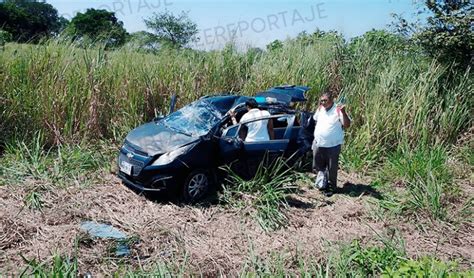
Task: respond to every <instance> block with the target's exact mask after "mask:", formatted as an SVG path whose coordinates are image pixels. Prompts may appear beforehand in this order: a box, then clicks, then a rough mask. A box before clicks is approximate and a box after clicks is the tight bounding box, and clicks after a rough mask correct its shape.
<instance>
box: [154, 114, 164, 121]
mask: <svg viewBox="0 0 474 278" xmlns="http://www.w3.org/2000/svg"><path fill="white" fill-rule="evenodd" d="M164 118H165V116H163V115H159V116H156V117H155V118H154V119H153V121H154V122H158V121H161V120H163V119H164Z"/></svg>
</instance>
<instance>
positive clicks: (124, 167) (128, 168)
mask: <svg viewBox="0 0 474 278" xmlns="http://www.w3.org/2000/svg"><path fill="white" fill-rule="evenodd" d="M120 171H122V172H124V173H125V174H127V175H129V176H131V175H132V164H130V163H128V162H127V161H122V162H120Z"/></svg>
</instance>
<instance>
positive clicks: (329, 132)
mask: <svg viewBox="0 0 474 278" xmlns="http://www.w3.org/2000/svg"><path fill="white" fill-rule="evenodd" d="M337 110H338V109H337V108H336V105H335V104H334V105H333V106H332V107H331V109H329V110H328V111H326V109H324V107H320V108H318V110H317V111H316V113H314V116H313V119H314V120H315V121H316V126H315V127H314V142H313V147H314V146H317V147H323V148H331V147H335V146H337V145H341V144H343V143H344V130H343V129H342V121H343V119H342V112H340V111H339V113H338V112H337Z"/></svg>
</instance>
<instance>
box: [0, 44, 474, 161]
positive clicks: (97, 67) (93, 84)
mask: <svg viewBox="0 0 474 278" xmlns="http://www.w3.org/2000/svg"><path fill="white" fill-rule="evenodd" d="M446 76H450V78H451V80H446ZM448 81H449V82H448ZM283 83H287V84H305V85H309V86H311V87H312V88H313V90H311V91H310V93H309V95H308V98H309V102H308V103H307V104H306V107H305V108H307V109H310V110H314V109H315V108H316V107H317V101H316V99H317V97H318V95H319V93H320V91H321V90H322V89H324V88H326V87H332V88H342V89H343V91H344V94H345V96H346V99H347V100H348V107H349V108H348V110H349V112H350V114H351V116H352V118H353V119H354V125H353V128H351V129H350V130H349V131H348V133H349V134H348V146H350V148H346V152H345V153H344V159H343V161H344V162H345V164H346V165H347V166H348V167H352V168H354V169H357V170H360V169H364V168H367V167H369V166H370V165H371V164H370V163H371V162H374V163H375V162H379V161H377V160H380V157H382V155H383V154H386V153H388V152H390V151H392V150H394V149H396V147H397V145H398V144H399V143H400V142H408V143H409V144H410V145H412V146H414V145H415V143H416V144H419V143H423V144H442V143H446V142H453V140H455V139H456V138H457V136H458V135H459V134H460V132H461V131H463V130H465V129H466V128H467V127H469V126H470V125H471V124H472V122H471V121H472V119H471V118H472V117H471V114H472V107H474V105H473V104H474V103H473V98H472V91H473V78H472V74H471V73H470V72H469V71H467V72H466V73H465V74H464V75H462V74H461V75H454V76H453V75H452V74H450V69H449V68H447V67H443V66H441V65H440V64H438V63H437V62H436V61H432V60H427V59H426V58H424V57H422V56H421V55H420V54H418V53H417V52H413V53H412V52H409V51H408V52H407V51H406V50H403V51H401V50H400V51H397V50H386V51H384V50H377V49H375V48H373V47H371V46H370V45H366V44H360V45H359V44H358V45H357V47H351V48H348V47H346V46H345V45H344V44H342V42H341V41H340V40H337V39H334V38H333V37H328V38H326V37H322V38H320V39H318V41H317V42H316V43H314V44H310V45H308V44H305V43H303V42H300V41H298V40H295V41H291V40H290V41H287V42H286V43H285V44H284V47H283V48H281V49H276V50H273V51H267V52H264V53H263V54H261V55H250V54H249V53H242V52H238V51H237V50H236V49H235V48H234V47H232V46H227V47H226V48H224V49H223V50H220V51H212V52H199V51H193V50H173V49H163V50H162V51H160V52H158V54H156V55H154V54H144V53H138V52H134V51H130V50H127V49H126V48H123V49H119V50H115V51H104V50H102V49H100V48H86V49H83V48H76V47H75V46H74V45H73V44H65V43H61V42H55V41H50V42H48V43H45V44H43V45H34V46H33V45H20V44H7V45H6V47H5V50H4V51H1V52H0V108H1V109H0V111H2V112H1V114H0V134H1V137H0V145H4V144H5V143H6V142H8V141H10V140H11V139H12V138H15V137H19V138H24V137H25V136H26V137H30V138H31V137H32V135H33V134H34V133H35V132H36V131H38V130H41V131H43V133H44V134H45V140H46V141H47V142H48V143H50V144H54V143H56V144H57V143H60V142H65V141H71V140H72V141H77V140H79V139H80V138H83V137H84V136H89V137H101V138H113V137H118V138H120V137H121V135H123V133H124V132H126V131H128V130H130V129H131V128H132V127H134V126H136V125H138V124H139V123H141V122H144V121H147V120H150V119H152V118H153V117H154V116H155V113H157V114H165V113H167V110H168V101H169V99H170V96H171V95H172V94H173V93H176V94H177V95H178V97H179V100H178V106H182V105H185V104H187V103H189V102H190V101H193V100H195V99H197V98H199V97H200V96H202V95H205V94H209V93H214V92H227V91H229V92H242V93H245V94H254V93H255V92H257V91H261V90H264V89H266V88H268V87H270V86H274V85H278V84H283ZM335 83H337V84H335ZM339 83H340V84H339ZM470 92H471V93H470Z"/></svg>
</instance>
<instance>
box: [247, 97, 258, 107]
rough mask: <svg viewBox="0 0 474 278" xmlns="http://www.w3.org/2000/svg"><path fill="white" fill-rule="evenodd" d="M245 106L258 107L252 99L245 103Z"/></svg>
mask: <svg viewBox="0 0 474 278" xmlns="http://www.w3.org/2000/svg"><path fill="white" fill-rule="evenodd" d="M245 105H246V106H248V107H250V108H257V107H258V103H257V101H256V100H255V99H254V98H251V99H248V100H247V101H246V102H245Z"/></svg>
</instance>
